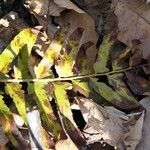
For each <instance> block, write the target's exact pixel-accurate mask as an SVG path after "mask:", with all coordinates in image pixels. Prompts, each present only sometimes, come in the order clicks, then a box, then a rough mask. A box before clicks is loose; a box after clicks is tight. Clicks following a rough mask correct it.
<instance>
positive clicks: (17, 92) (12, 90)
mask: <svg viewBox="0 0 150 150" xmlns="http://www.w3.org/2000/svg"><path fill="white" fill-rule="evenodd" d="M5 91H6V93H7V94H8V95H10V97H11V98H12V99H13V102H14V103H15V106H16V107H17V110H18V112H19V114H20V115H21V117H22V118H23V120H24V122H25V123H26V124H27V118H26V106H25V105H26V103H25V96H24V91H23V90H22V85H21V84H19V83H6V85H5Z"/></svg>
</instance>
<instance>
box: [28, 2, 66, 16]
mask: <svg viewBox="0 0 150 150" xmlns="http://www.w3.org/2000/svg"><path fill="white" fill-rule="evenodd" d="M26 3H27V5H28V7H29V9H30V10H31V11H33V12H34V13H36V14H38V15H39V16H45V15H51V16H59V15H60V12H62V11H63V10H64V8H61V7H59V6H58V5H57V4H56V3H54V1H53V0H26Z"/></svg>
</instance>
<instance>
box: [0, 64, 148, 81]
mask: <svg viewBox="0 0 150 150" xmlns="http://www.w3.org/2000/svg"><path fill="white" fill-rule="evenodd" d="M147 66H150V64H144V65H139V66H135V67H132V68H130V67H129V68H123V69H119V70H113V71H109V72H104V73H94V74H87V75H79V76H70V77H59V78H46V79H0V82H55V81H67V80H78V79H83V78H90V77H98V76H107V75H111V74H116V73H122V72H126V71H129V70H134V69H138V68H141V67H147Z"/></svg>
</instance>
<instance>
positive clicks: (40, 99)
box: [32, 82, 61, 137]
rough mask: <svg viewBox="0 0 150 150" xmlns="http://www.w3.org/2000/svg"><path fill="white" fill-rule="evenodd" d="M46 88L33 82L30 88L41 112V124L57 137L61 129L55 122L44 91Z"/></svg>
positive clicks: (39, 83) (44, 85)
mask: <svg viewBox="0 0 150 150" xmlns="http://www.w3.org/2000/svg"><path fill="white" fill-rule="evenodd" d="M46 86H47V83H42V82H35V83H34V85H33V87H32V91H33V92H35V96H36V97H35V100H36V103H37V105H38V107H39V110H40V112H41V115H42V120H43V122H44V123H45V124H46V125H47V126H48V127H49V129H50V131H52V133H53V134H54V136H55V137H57V136H58V134H59V132H60V130H61V127H60V124H59V123H58V122H57V120H56V117H55V115H54V113H53V109H52V107H51V105H50V98H49V96H48V93H47V91H46V89H45V87H46Z"/></svg>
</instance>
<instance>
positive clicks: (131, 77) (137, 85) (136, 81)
mask: <svg viewBox="0 0 150 150" xmlns="http://www.w3.org/2000/svg"><path fill="white" fill-rule="evenodd" d="M126 76H127V78H128V80H127V82H128V85H129V86H130V88H131V89H132V90H133V92H134V93H135V94H137V95H139V94H140V95H148V96H150V81H149V80H146V79H144V78H142V77H141V76H139V75H137V74H135V73H134V72H131V71H130V72H126Z"/></svg>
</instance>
